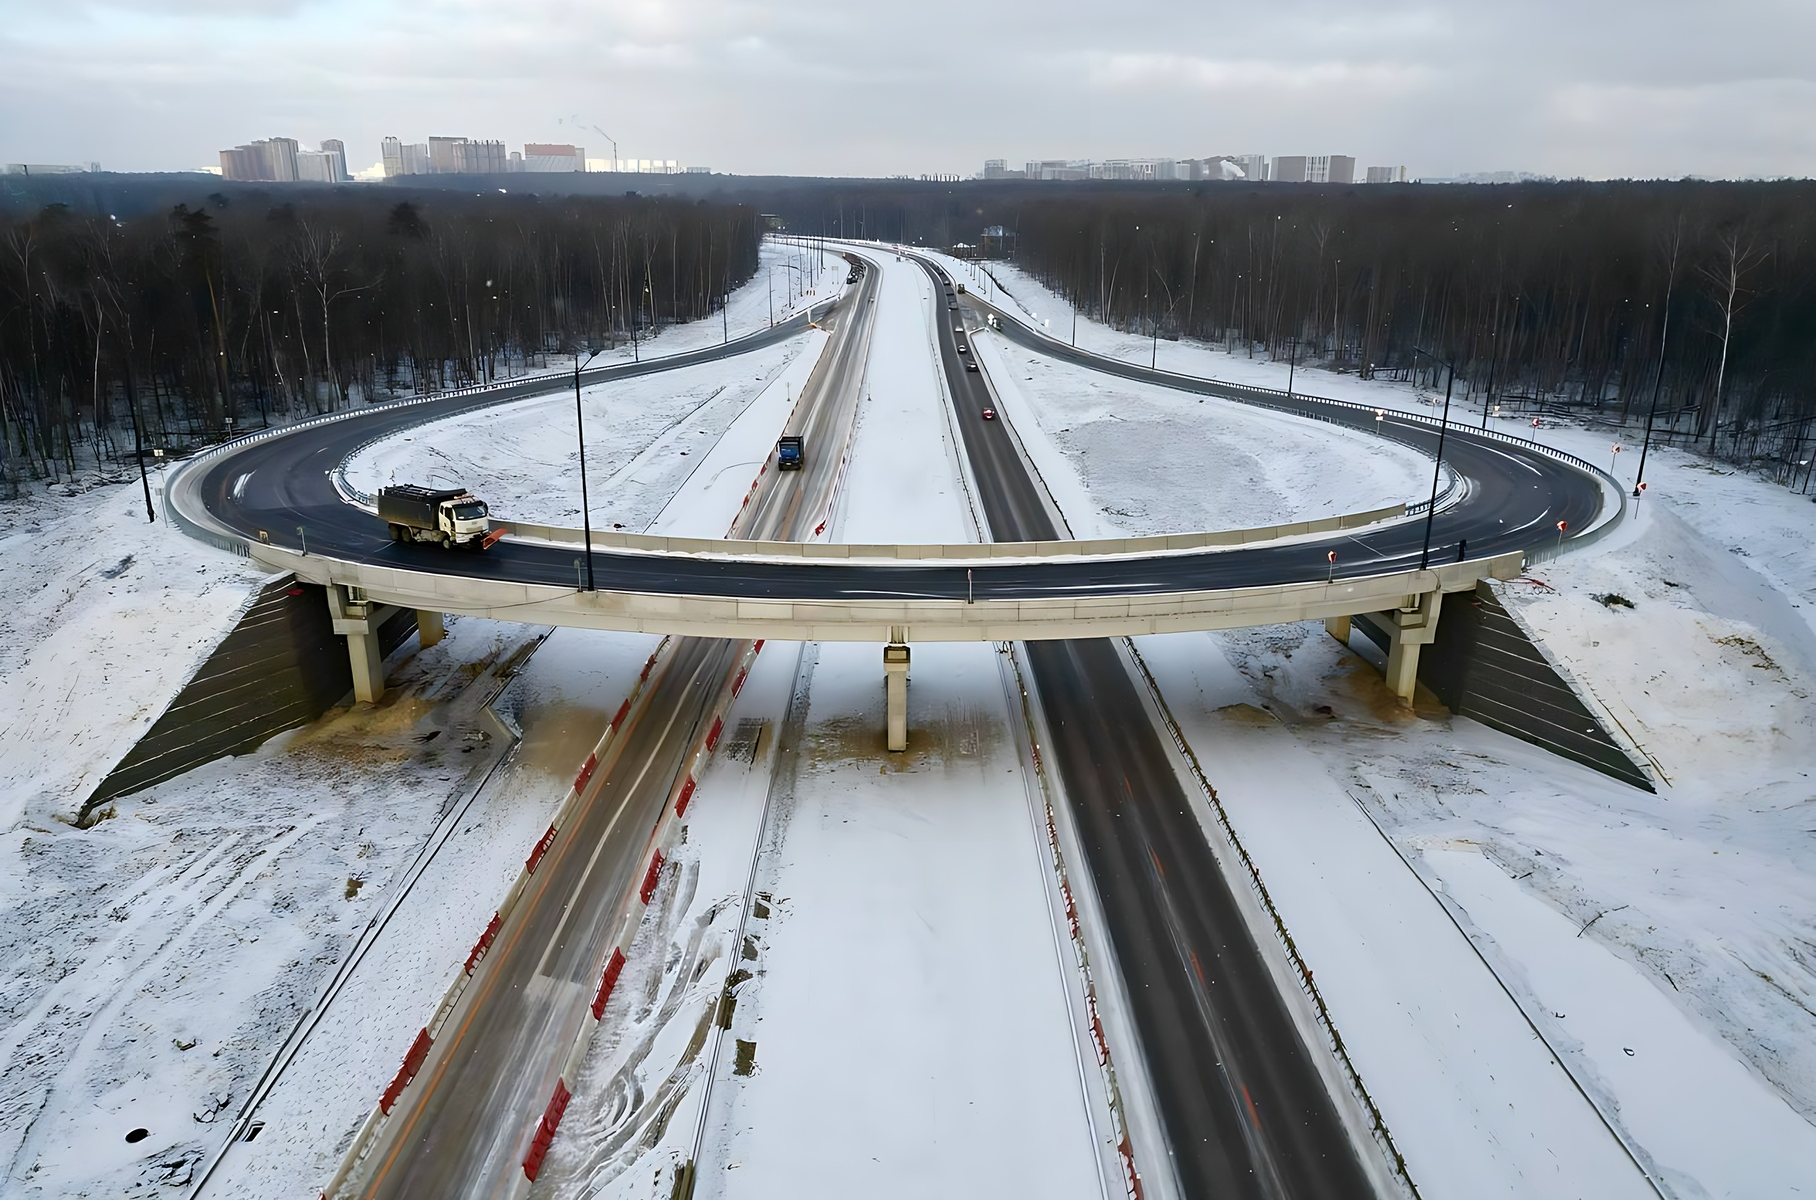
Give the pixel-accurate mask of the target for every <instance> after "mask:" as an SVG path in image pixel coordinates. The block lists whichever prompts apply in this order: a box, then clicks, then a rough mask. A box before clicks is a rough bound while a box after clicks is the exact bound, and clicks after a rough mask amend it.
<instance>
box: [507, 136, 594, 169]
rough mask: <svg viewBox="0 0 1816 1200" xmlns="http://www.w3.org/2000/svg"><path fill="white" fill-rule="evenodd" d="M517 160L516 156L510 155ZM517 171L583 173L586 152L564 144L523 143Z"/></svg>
mask: <svg viewBox="0 0 1816 1200" xmlns="http://www.w3.org/2000/svg"><path fill="white" fill-rule="evenodd" d="M512 158H513V159H517V156H516V155H512ZM517 161H518V162H521V164H522V165H521V166H520V167H518V168H517V169H518V170H523V171H534V172H546V171H584V170H586V150H585V149H584V148H582V147H580V146H569V145H566V144H565V143H552V142H525V143H524V146H523V157H522V158H521V159H517Z"/></svg>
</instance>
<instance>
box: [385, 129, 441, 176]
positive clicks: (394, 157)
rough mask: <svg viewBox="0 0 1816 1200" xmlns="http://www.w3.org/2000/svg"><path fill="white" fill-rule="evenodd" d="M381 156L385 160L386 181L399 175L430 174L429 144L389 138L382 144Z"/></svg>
mask: <svg viewBox="0 0 1816 1200" xmlns="http://www.w3.org/2000/svg"><path fill="white" fill-rule="evenodd" d="M380 154H381V156H382V158H383V159H384V164H385V178H386V179H390V178H393V177H394V176H398V175H427V174H429V144H428V143H427V142H400V141H398V140H397V139H396V138H394V137H388V138H386V139H385V140H384V141H383V142H382V143H381V144H380Z"/></svg>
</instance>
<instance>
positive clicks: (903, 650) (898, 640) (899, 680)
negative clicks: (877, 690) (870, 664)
mask: <svg viewBox="0 0 1816 1200" xmlns="http://www.w3.org/2000/svg"><path fill="white" fill-rule="evenodd" d="M890 632H891V635H892V636H893V640H892V641H891V642H890V643H889V644H888V645H887V646H884V647H883V688H884V691H885V692H886V693H887V696H888V705H887V708H888V724H889V740H888V745H889V749H891V750H896V751H901V750H906V749H907V748H908V647H907V646H906V645H905V644H904V643H903V641H902V637H903V636H905V634H906V631H905V630H891V631H890Z"/></svg>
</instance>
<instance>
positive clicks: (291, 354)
mask: <svg viewBox="0 0 1816 1200" xmlns="http://www.w3.org/2000/svg"><path fill="white" fill-rule="evenodd" d="M283 199H284V197H282V196H281V195H279V194H276V193H260V192H247V191H245V190H239V191H236V192H235V193H233V194H231V195H229V194H226V193H224V192H214V193H210V194H207V195H198V196H196V197H195V198H193V199H192V200H189V201H187V202H179V203H176V204H173V205H169V206H168V207H163V206H160V207H159V208H158V209H156V210H153V211H144V212H140V213H137V214H128V215H125V216H121V215H117V214H111V213H107V212H102V211H82V210H81V209H78V208H77V207H74V206H71V205H65V204H49V205H45V206H43V207H41V208H39V209H37V210H35V211H32V212H27V213H19V212H11V213H7V212H0V497H3V496H8V495H12V494H15V493H16V491H17V490H18V488H19V487H20V486H21V484H22V483H23V482H24V481H27V480H33V479H43V478H47V477H52V476H56V475H59V474H69V473H74V472H76V471H77V470H78V469H80V468H83V467H88V466H93V465H95V464H99V463H107V462H112V463H120V462H130V461H131V460H132V455H133V454H135V453H139V452H143V451H144V449H145V448H146V447H152V446H155V447H159V448H170V449H175V450H180V449H182V448H183V447H185V446H187V445H191V444H194V443H196V442H200V441H207V440H213V439H217V438H219V437H221V436H223V435H225V434H227V433H230V432H232V431H235V430H243V429H247V428H256V427H258V426H260V425H262V424H266V423H270V422H272V421H275V420H285V419H292V418H294V417H297V416H301V415H309V414H314V413H320V412H327V411H332V410H334V409H337V408H341V407H343V406H345V405H347V404H350V403H361V402H364V401H367V400H372V399H379V398H384V397H388V396H391V395H397V394H411V393H416V392H423V391H431V390H437V389H442V388H447V387H454V386H460V385H463V384H467V383H473V382H482V381H487V380H491V379H494V378H498V377H502V376H505V375H508V374H512V373H517V372H521V371H523V370H525V369H531V368H534V367H537V366H541V365H546V362H545V359H546V356H547V355H549V354H554V353H567V352H572V351H573V350H575V349H576V348H577V347H581V346H589V347H609V346H613V345H616V344H617V343H619V342H621V341H623V340H626V339H633V338H639V337H643V336H646V335H647V334H648V332H649V331H650V330H651V329H652V328H659V327H661V326H662V325H665V324H669V323H673V322H676V321H686V320H694V319H697V318H700V317H704V316H707V315H708V314H710V313H713V312H716V311H717V310H718V308H719V306H720V305H721V304H722V303H723V300H724V297H725V296H726V295H727V294H728V293H729V292H730V291H731V290H732V289H733V288H735V287H737V286H738V285H739V284H741V283H743V282H744V281H745V280H747V279H748V278H750V276H751V275H752V274H753V273H754V272H755V270H756V264H757V255H758V247H759V244H760V241H761V237H762V230H761V228H760V226H759V221H758V218H757V215H756V213H755V211H754V210H753V209H750V208H747V207H744V206H741V205H736V204H711V203H705V202H692V201H683V200H673V199H651V198H645V197H637V196H634V195H630V196H619V197H613V198H604V197H543V198H539V197H535V196H510V195H498V194H488V193H482V194H479V195H474V194H472V193H460V192H440V193H431V194H426V195H415V194H412V195H409V196H400V195H399V194H398V193H396V192H387V191H378V190H374V191H372V192H362V191H357V190H350V189H340V190H336V191H334V192H328V191H325V190H323V191H319V192H312V193H311V194H310V195H308V196H306V197H301V198H299V199H298V200H297V201H295V202H290V203H285V202H281V201H282V200H283Z"/></svg>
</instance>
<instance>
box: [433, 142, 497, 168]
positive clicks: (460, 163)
mask: <svg viewBox="0 0 1816 1200" xmlns="http://www.w3.org/2000/svg"><path fill="white" fill-rule="evenodd" d="M510 169H511V167H510V157H509V156H508V155H507V154H506V153H505V149H504V143H503V142H497V141H480V140H477V139H474V138H464V137H432V138H430V139H429V171H428V173H429V174H431V175H503V174H504V173H506V172H507V171H509V170H510Z"/></svg>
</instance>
